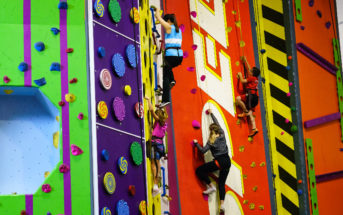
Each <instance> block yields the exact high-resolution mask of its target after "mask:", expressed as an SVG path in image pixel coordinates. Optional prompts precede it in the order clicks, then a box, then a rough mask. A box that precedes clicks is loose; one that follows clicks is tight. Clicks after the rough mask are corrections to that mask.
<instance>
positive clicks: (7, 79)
mask: <svg viewBox="0 0 343 215" xmlns="http://www.w3.org/2000/svg"><path fill="white" fill-rule="evenodd" d="M10 81H11V79H10V78H9V77H8V76H6V75H5V76H4V82H5V84H7V83H8V82H10Z"/></svg>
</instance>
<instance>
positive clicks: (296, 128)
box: [291, 125, 298, 133]
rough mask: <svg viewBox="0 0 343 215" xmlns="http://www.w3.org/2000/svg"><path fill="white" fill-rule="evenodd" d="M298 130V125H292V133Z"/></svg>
mask: <svg viewBox="0 0 343 215" xmlns="http://www.w3.org/2000/svg"><path fill="white" fill-rule="evenodd" d="M297 131H298V126H296V125H292V127H291V132H292V133H295V132H297Z"/></svg>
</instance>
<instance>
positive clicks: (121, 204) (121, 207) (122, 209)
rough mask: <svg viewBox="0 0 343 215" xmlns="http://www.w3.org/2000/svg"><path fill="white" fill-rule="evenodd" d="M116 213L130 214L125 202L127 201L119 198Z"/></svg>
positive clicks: (120, 214)
mask: <svg viewBox="0 0 343 215" xmlns="http://www.w3.org/2000/svg"><path fill="white" fill-rule="evenodd" d="M116 210H117V214H118V215H129V214H130V209H129V205H128V204H127V202H125V201H124V200H122V199H121V200H119V202H118V203H117V207H116Z"/></svg>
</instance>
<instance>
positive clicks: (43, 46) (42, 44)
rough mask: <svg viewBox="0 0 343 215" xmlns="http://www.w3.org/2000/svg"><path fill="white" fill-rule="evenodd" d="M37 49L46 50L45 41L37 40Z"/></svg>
mask: <svg viewBox="0 0 343 215" xmlns="http://www.w3.org/2000/svg"><path fill="white" fill-rule="evenodd" d="M35 49H36V50H37V51H39V52H41V51H44V49H45V45H44V43H43V42H36V43H35Z"/></svg>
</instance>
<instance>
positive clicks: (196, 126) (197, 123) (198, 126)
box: [192, 120, 201, 129]
mask: <svg viewBox="0 0 343 215" xmlns="http://www.w3.org/2000/svg"><path fill="white" fill-rule="evenodd" d="M192 126H193V128H195V129H199V128H200V127H201V126H200V122H198V121H196V120H193V122H192Z"/></svg>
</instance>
